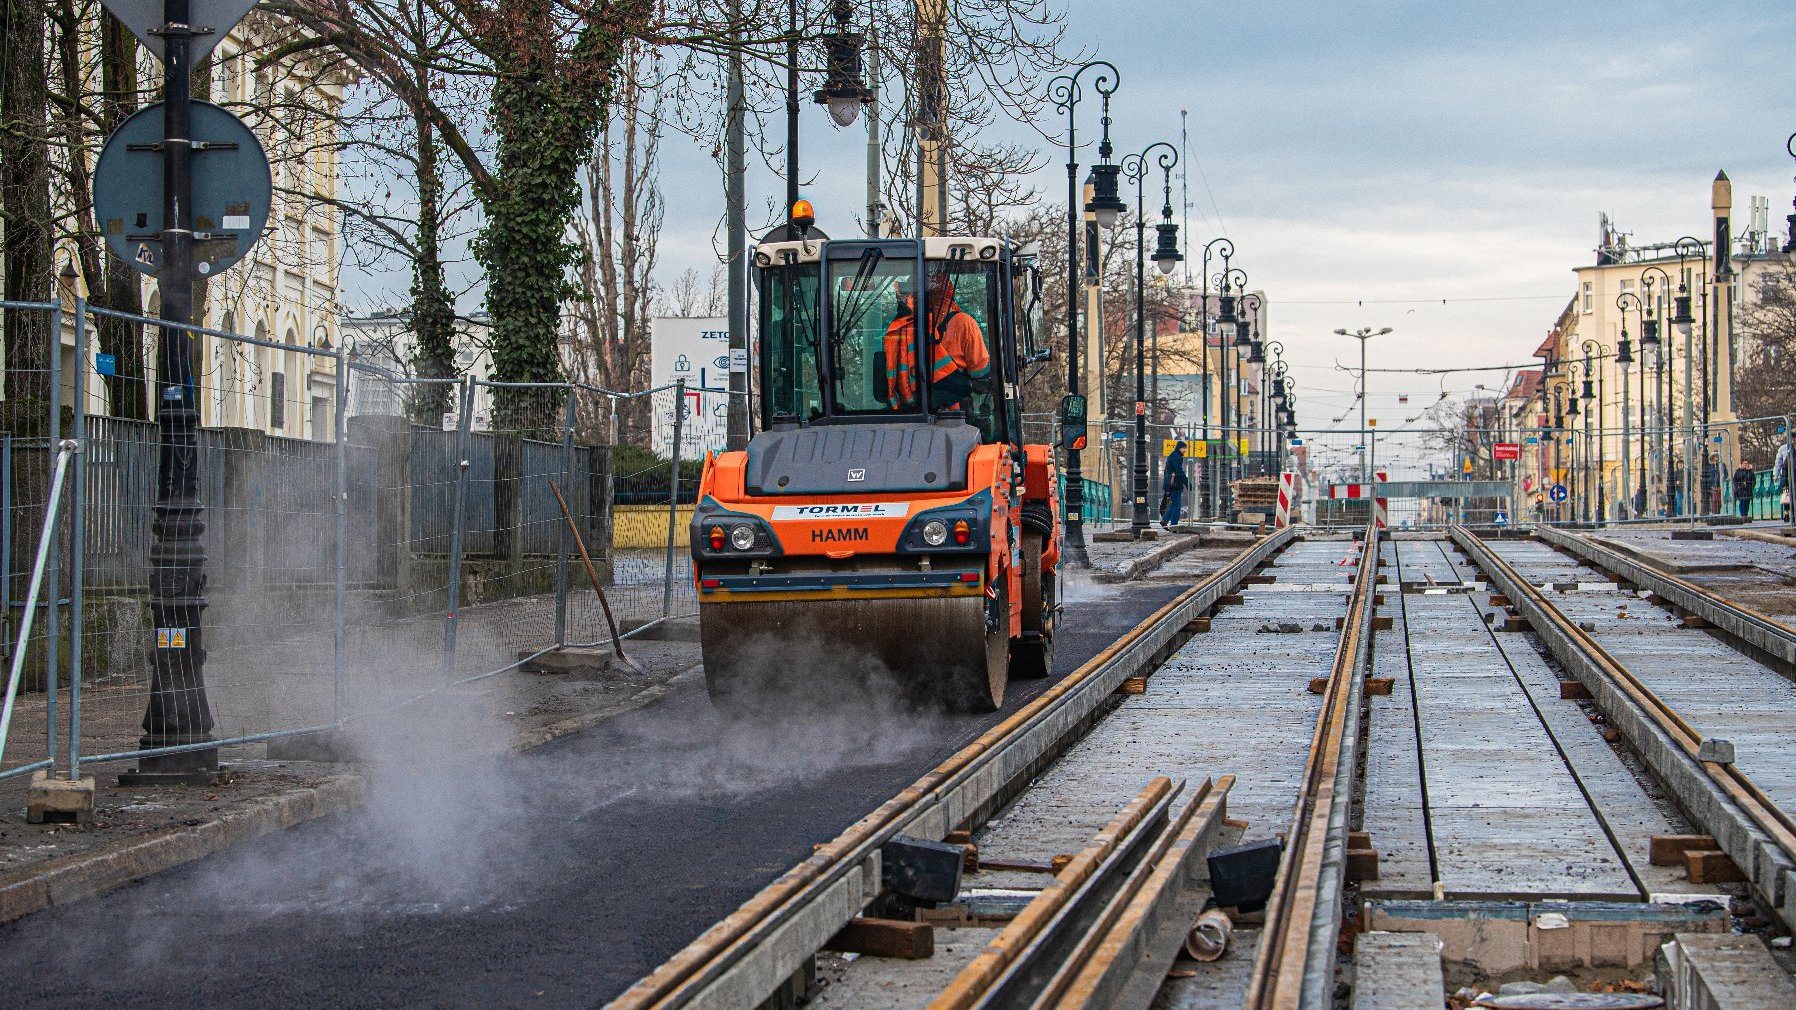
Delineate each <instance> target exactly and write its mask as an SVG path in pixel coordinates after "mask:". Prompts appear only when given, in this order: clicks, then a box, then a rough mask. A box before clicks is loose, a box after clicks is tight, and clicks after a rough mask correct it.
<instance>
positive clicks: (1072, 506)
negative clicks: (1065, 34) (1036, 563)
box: [1048, 60, 1122, 568]
mask: <svg viewBox="0 0 1796 1010" xmlns="http://www.w3.org/2000/svg"><path fill="white" fill-rule="evenodd" d="M1086 71H1096V72H1095V73H1094V74H1093V76H1092V79H1091V85H1092V90H1094V91H1096V92H1097V93H1098V95H1099V96H1100V97H1101V98H1102V99H1103V103H1104V104H1103V108H1104V117H1103V123H1104V134H1103V140H1102V141H1101V142H1100V143H1099V145H1098V156H1099V157H1100V158H1101V159H1103V161H1102V163H1101V164H1100V165H1099V166H1098V168H1103V167H1104V166H1105V165H1108V164H1109V161H1110V96H1111V95H1112V94H1114V93H1115V91H1116V86H1117V85H1118V84H1120V83H1121V82H1122V75H1121V74H1120V73H1118V72H1117V69H1116V67H1115V66H1114V65H1113V64H1111V63H1110V62H1108V61H1106V60H1092V61H1090V62H1088V63H1085V64H1082V65H1080V66H1079V67H1078V68H1077V69H1076V70H1074V71H1073V72H1072V73H1070V74H1065V75H1062V76H1060V77H1056V78H1054V79H1053V80H1051V81H1049V82H1048V98H1049V99H1051V100H1052V101H1053V102H1054V109H1055V111H1057V112H1064V113H1066V392H1067V396H1068V397H1074V396H1078V395H1079V385H1080V367H1079V361H1080V358H1079V352H1080V350H1081V348H1080V340H1079V145H1078V132H1077V131H1078V117H1077V115H1076V113H1077V111H1078V108H1079V100H1080V98H1081V95H1082V93H1081V90H1080V87H1079V79H1080V78H1081V77H1083V76H1084V74H1085V73H1086ZM1109 167H1110V172H1109V174H1108V176H1107V178H1108V179H1109V183H1110V192H1109V201H1113V202H1115V203H1116V204H1119V205H1120V203H1121V201H1120V200H1117V199H1116V173H1115V166H1109ZM1093 171H1094V174H1096V172H1097V169H1094V170H1093ZM1105 178H1106V176H1104V175H1099V176H1098V179H1099V182H1100V188H1101V183H1102V182H1103V180H1104V179H1105ZM1098 195H1099V196H1103V194H1102V193H1101V192H1100V193H1099V194H1098ZM1094 202H1096V201H1095V200H1094ZM1117 209H1118V208H1115V207H1112V206H1110V204H1109V203H1106V204H1105V205H1104V206H1103V207H1101V208H1099V209H1098V210H1097V217H1098V223H1099V224H1100V225H1103V226H1105V227H1110V226H1112V225H1114V224H1115V223H1116V210H1117ZM1106 218H1107V219H1108V220H1106ZM1064 451H1065V453H1066V477H1065V479H1066V500H1065V503H1064V505H1065V508H1064V512H1065V515H1064V517H1063V522H1064V523H1065V527H1066V537H1065V539H1066V542H1065V543H1064V544H1062V545H1061V550H1063V551H1065V552H1066V558H1067V561H1068V562H1069V563H1070V564H1071V565H1072V566H1073V567H1075V568H1086V567H1089V566H1090V561H1089V560H1088V559H1087V558H1086V556H1085V474H1084V471H1083V470H1082V469H1081V467H1080V466H1079V456H1080V451H1079V450H1078V449H1076V448H1073V447H1072V446H1071V445H1068V446H1067V447H1066V448H1065V450H1064Z"/></svg>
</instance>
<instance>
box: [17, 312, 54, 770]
mask: <svg viewBox="0 0 1796 1010" xmlns="http://www.w3.org/2000/svg"><path fill="white" fill-rule="evenodd" d="M49 341H50V348H49V351H50V428H49V430H48V431H46V432H45V433H44V436H45V441H46V443H47V448H48V450H49V453H50V466H51V469H52V470H54V469H55V466H56V457H57V456H58V455H59V454H60V451H61V450H60V448H59V446H60V444H61V442H62V308H61V306H58V307H57V308H54V309H51V310H50V335H49ZM52 507H56V508H60V507H61V506H60V504H59V503H53V505H52ZM45 528H46V529H48V530H50V531H52V533H51V536H52V537H53V539H52V541H51V543H50V557H49V570H48V572H46V574H45V581H46V582H48V586H47V587H46V588H47V590H48V595H47V596H46V598H45V599H44V606H45V607H46V608H47V609H46V610H45V612H44V754H45V756H47V757H48V758H49V759H50V767H49V770H48V771H47V772H46V774H48V775H49V777H50V778H55V777H56V719H57V712H56V709H57V705H56V694H57V691H58V689H59V685H58V684H57V666H58V664H60V663H61V661H62V655H61V653H62V650H61V645H62V643H61V641H60V638H61V636H62V535H61V534H60V533H57V532H54V531H55V530H56V529H57V527H56V524H55V522H54V521H51V522H49V523H48V524H47V525H46V527H45ZM20 639H21V640H20V642H19V648H20V649H24V648H25V647H26V643H25V641H24V640H23V639H24V636H22V635H21V636H20Z"/></svg>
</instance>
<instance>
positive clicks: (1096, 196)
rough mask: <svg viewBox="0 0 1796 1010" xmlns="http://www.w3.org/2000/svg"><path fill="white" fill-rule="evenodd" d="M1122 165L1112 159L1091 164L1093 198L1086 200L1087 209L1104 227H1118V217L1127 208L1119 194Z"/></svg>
mask: <svg viewBox="0 0 1796 1010" xmlns="http://www.w3.org/2000/svg"><path fill="white" fill-rule="evenodd" d="M1121 172H1122V166H1121V165H1117V164H1115V163H1113V162H1110V161H1102V162H1099V163H1098V164H1096V165H1093V166H1091V190H1092V192H1091V199H1090V200H1087V201H1086V202H1085V210H1086V212H1087V213H1089V214H1091V215H1093V216H1094V217H1096V218H1097V219H1098V225H1099V226H1100V227H1103V228H1114V227H1116V222H1117V219H1118V218H1120V217H1121V216H1122V212H1123V211H1124V210H1126V209H1127V207H1126V205H1125V204H1124V203H1123V202H1122V197H1120V196H1118V195H1117V189H1118V184H1117V176H1118V175H1119V174H1121Z"/></svg>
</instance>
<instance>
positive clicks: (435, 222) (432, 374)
mask: <svg viewBox="0 0 1796 1010" xmlns="http://www.w3.org/2000/svg"><path fill="white" fill-rule="evenodd" d="M419 73H420V77H422V76H424V75H425V74H426V73H428V72H427V71H423V70H420V72H419ZM419 90H420V91H421V92H428V90H429V82H428V80H421V81H420V83H419ZM412 122H413V126H414V129H415V130H416V136H417V144H418V147H417V159H418V165H417V178H418V238H417V250H416V253H415V255H414V256H413V258H412V292H411V293H412V334H413V336H414V337H415V338H416V341H417V343H416V351H415V357H414V363H413V370H414V371H415V372H416V374H417V375H418V377H419V378H425V379H452V378H454V377H455V373H456V369H455V303H454V300H453V298H452V297H451V296H450V294H449V286H448V284H447V283H445V282H444V280H443V260H442V249H441V236H440V230H439V228H440V225H441V223H442V221H441V217H442V196H443V179H442V175H441V173H440V171H439V169H438V151H437V141H436V134H435V132H434V130H433V129H432V127H431V122H430V118H429V116H428V115H426V114H425V111H424V109H423V108H422V107H417V108H415V109H414V112H413V116H412ZM419 389H420V392H419V394H418V396H417V398H416V399H415V400H414V401H413V402H414V403H415V404H416V414H417V419H418V420H419V421H422V422H426V423H429V422H432V421H434V420H435V419H437V418H440V417H442V415H443V414H444V413H445V412H446V411H448V410H449V409H450V408H451V404H450V398H449V389H448V387H447V386H443V385H426V386H421V387H419Z"/></svg>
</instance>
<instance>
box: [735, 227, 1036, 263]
mask: <svg viewBox="0 0 1796 1010" xmlns="http://www.w3.org/2000/svg"><path fill="white" fill-rule="evenodd" d="M824 241H825V240H823V239H814V240H812V239H807V240H803V241H793V242H763V243H761V244H759V245H757V246H755V250H754V252H755V264H756V265H757V266H764V267H766V266H772V265H774V264H775V263H815V262H817V261H818V260H819V259H820V258H822V255H823V243H824ZM828 241H832V242H840V243H847V242H888V241H889V242H899V241H905V242H914V241H916V240H915V239H870V238H846V239H830V240H828ZM1004 246H1005V243H1004V240H1002V239H995V238H978V237H969V236H962V235H952V236H933V237H930V238H925V239H924V240H923V258H924V259H926V260H950V259H955V258H958V257H964V258H966V259H968V260H971V261H974V262H977V261H980V260H985V261H988V262H989V261H993V260H996V259H997V258H998V256H999V254H1000V253H1001V252H1002V251H1003V249H1004Z"/></svg>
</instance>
